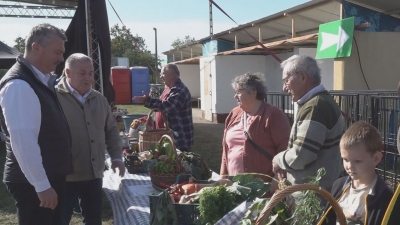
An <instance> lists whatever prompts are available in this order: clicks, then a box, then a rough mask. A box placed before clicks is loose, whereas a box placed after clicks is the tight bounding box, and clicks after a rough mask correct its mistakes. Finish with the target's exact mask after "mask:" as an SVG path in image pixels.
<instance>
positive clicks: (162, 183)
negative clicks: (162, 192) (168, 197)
mask: <svg viewBox="0 0 400 225" xmlns="http://www.w3.org/2000/svg"><path fill="white" fill-rule="evenodd" d="M158 184H160V186H161V187H163V188H169V185H168V184H166V183H164V182H159V183H158Z"/></svg>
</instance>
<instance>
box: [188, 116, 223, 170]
mask: <svg viewBox="0 0 400 225" xmlns="http://www.w3.org/2000/svg"><path fill="white" fill-rule="evenodd" d="M193 129H194V145H193V147H192V151H193V152H196V153H198V154H200V155H201V156H202V157H203V158H204V159H205V161H206V162H207V164H208V166H209V167H210V169H212V170H213V171H214V172H216V173H219V171H220V167H221V156H222V137H223V134H224V124H214V123H194V124H193Z"/></svg>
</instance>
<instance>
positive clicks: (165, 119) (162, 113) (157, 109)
mask: <svg viewBox="0 0 400 225" xmlns="http://www.w3.org/2000/svg"><path fill="white" fill-rule="evenodd" d="M154 112H159V113H161V116H162V117H163V120H164V125H165V127H164V128H161V129H159V130H166V131H168V130H170V129H169V126H168V120H167V116H166V115H165V113H164V112H163V111H162V110H161V109H159V108H154V109H152V110H150V112H149V114H148V115H147V120H149V118H150V116H151V115H152V114H153V113H154ZM147 129H149V123H148V122H147V121H146V127H145V129H144V131H146V130H147Z"/></svg>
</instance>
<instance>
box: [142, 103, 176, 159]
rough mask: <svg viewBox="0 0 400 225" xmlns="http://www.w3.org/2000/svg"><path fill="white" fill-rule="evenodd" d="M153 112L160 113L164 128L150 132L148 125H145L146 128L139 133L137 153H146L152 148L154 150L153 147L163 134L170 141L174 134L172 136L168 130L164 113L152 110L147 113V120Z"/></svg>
mask: <svg viewBox="0 0 400 225" xmlns="http://www.w3.org/2000/svg"><path fill="white" fill-rule="evenodd" d="M153 112H160V113H161V115H162V117H163V119H164V124H165V128H162V129H153V130H150V129H149V124H148V123H146V128H145V129H144V130H143V131H139V151H140V152H142V151H147V150H150V149H152V148H153V149H154V148H155V145H156V144H157V143H158V141H159V140H160V138H161V137H162V136H163V135H164V134H166V135H169V136H170V137H171V139H172V140H173V136H174V134H173V132H172V130H171V129H169V127H168V121H167V117H166V116H165V114H164V112H163V111H161V110H160V109H152V110H151V111H150V112H149V115H148V116H147V118H148V119H149V118H150V116H151V115H152V113H153Z"/></svg>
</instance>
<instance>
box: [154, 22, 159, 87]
mask: <svg viewBox="0 0 400 225" xmlns="http://www.w3.org/2000/svg"><path fill="white" fill-rule="evenodd" d="M153 30H154V31H155V39H156V63H155V68H154V71H155V74H154V78H155V81H156V84H157V73H158V53H157V28H155V27H154V28H153Z"/></svg>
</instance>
